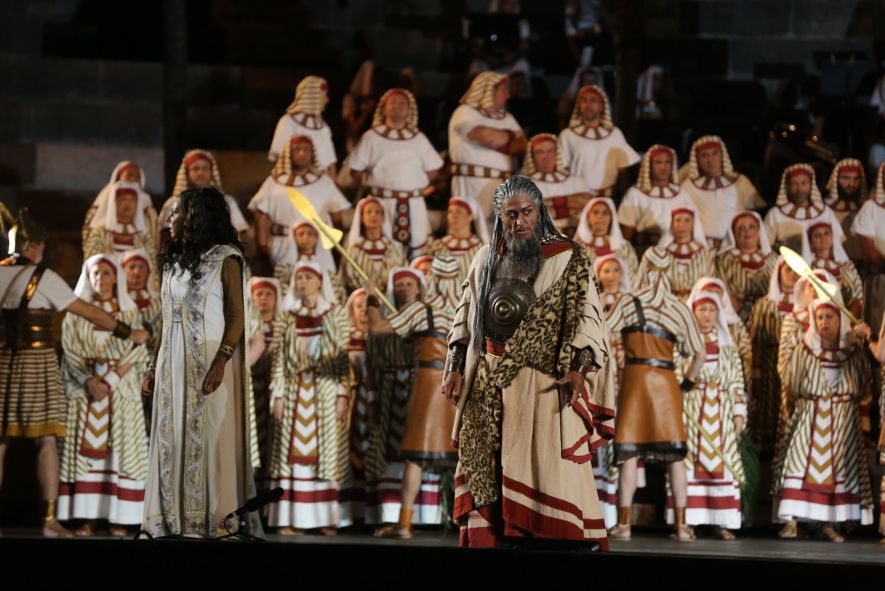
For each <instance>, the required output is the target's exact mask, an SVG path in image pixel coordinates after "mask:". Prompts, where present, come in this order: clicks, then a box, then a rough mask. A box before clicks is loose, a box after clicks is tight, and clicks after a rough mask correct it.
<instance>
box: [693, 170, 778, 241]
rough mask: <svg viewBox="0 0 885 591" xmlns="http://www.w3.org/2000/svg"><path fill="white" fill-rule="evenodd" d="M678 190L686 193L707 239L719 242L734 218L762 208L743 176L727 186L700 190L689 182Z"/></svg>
mask: <svg viewBox="0 0 885 591" xmlns="http://www.w3.org/2000/svg"><path fill="white" fill-rule="evenodd" d="M682 189H683V190H684V191H685V192H687V193H688V195H689V197H691V200H692V201H693V202H694V204H695V205H696V206H697V209H698V213H700V215H701V226H703V228H704V234H705V235H706V236H707V238H714V239H716V240H722V239H723V238H725V235H726V234H727V233H728V227H729V225H731V220H732V219H733V218H734V214H736V213H737V212H738V211H741V210H745V209H757V208H759V207H763V206H764V205H765V202H764V201H763V200H762V198H761V197H760V196H759V193H757V192H756V189H755V188H754V187H753V184H752V183H751V182H750V180H749V179H748V178H747V177H745V176H744V175H739V176H738V178H737V179H736V180H735V181H734V182H733V183H731V184H729V185H727V186H725V187H722V188H716V187H713V188H711V189H703V188H701V186H700V185H699V184H698V183H696V182H695V181H693V180H692V179H685V180H684V181H683V182H682Z"/></svg>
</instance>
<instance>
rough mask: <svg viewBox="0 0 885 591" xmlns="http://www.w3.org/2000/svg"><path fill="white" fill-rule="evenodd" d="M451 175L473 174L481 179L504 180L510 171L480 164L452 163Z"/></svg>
mask: <svg viewBox="0 0 885 591" xmlns="http://www.w3.org/2000/svg"><path fill="white" fill-rule="evenodd" d="M451 171H452V175H454V176H473V177H478V178H483V179H501V180H504V179H506V178H507V177H508V176H510V171H507V170H500V169H498V168H492V167H491V166H481V165H478V164H459V163H457V162H453V163H452V168H451Z"/></svg>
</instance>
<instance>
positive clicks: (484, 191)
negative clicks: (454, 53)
mask: <svg viewBox="0 0 885 591" xmlns="http://www.w3.org/2000/svg"><path fill="white" fill-rule="evenodd" d="M478 126H484V127H492V128H494V129H506V130H510V131H514V132H522V128H521V127H520V126H519V123H517V122H516V119H515V118H514V117H513V115H511V114H510V113H507V114H505V115H504V117H502V118H500V119H497V118H494V117H486V116H485V115H483V114H482V113H480V112H479V111H478V110H477V109H475V108H473V107H471V106H469V105H461V106H459V107H458V108H457V109H455V112H454V113H452V118H451V119H450V120H449V156H450V158H451V160H452V164H472V165H476V166H487V167H489V168H493V169H495V170H499V171H504V173H506V174H507V175H508V176H509V175H510V173H512V172H513V170H514V169H515V165H514V162H513V157H512V156H510V155H509V154H502V153H501V152H499V151H497V150H493V149H491V148H487V147H485V146H483V145H482V144H479V143H477V142H474V141H473V140H471V139H469V138H468V137H467V134H468V133H470V130H472V129H473V128H474V127H478ZM502 182H503V179H501V178H483V177H479V176H461V175H453V176H452V195H454V196H456V197H473V198H474V199H476V200H477V202H478V203H479V205H480V207H482V210H483V213H484V214H485V215H486V217H488V216H490V215H491V213H492V198H493V197H494V194H495V188H497V186H498V185H500V184H501V183H502Z"/></svg>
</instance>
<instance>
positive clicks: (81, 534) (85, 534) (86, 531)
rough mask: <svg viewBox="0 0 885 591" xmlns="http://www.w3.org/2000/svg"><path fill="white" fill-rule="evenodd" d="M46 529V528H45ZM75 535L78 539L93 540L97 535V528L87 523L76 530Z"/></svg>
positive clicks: (89, 522)
mask: <svg viewBox="0 0 885 591" xmlns="http://www.w3.org/2000/svg"><path fill="white" fill-rule="evenodd" d="M44 529H46V528H45V527H44ZM74 535H75V536H77V537H78V538H91V537H92V536H94V535H95V527H94V526H93V525H92V522H91V521H87V522H85V523H84V524H83V525H81V526H80V527H78V528H77V529H76V530H74Z"/></svg>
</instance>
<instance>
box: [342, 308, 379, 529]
mask: <svg viewBox="0 0 885 591" xmlns="http://www.w3.org/2000/svg"><path fill="white" fill-rule="evenodd" d="M347 357H348V359H349V361H350V412H349V414H348V423H347V424H346V428H347V443H348V445H347V464H348V466H347V473H348V474H347V475H345V476H342V478H341V480H340V482H339V483H338V486H339V488H338V505H339V509H340V511H341V523H342V524H344V523H347V522H353V520H364V519H365V516H366V452H367V451H368V449H369V419H370V414H369V413H370V410H369V407H370V405H371V404H372V395H373V394H374V393H373V392H372V391H371V390H370V389H369V387H368V383H369V382H368V370H367V368H366V335H365V333H364V332H363V331H361V330H358V329H357V328H355V327H354V326H353V325H352V324H351V330H350V339H349V341H348V345H347Z"/></svg>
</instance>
